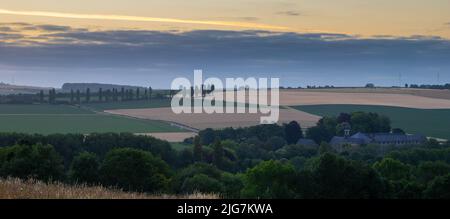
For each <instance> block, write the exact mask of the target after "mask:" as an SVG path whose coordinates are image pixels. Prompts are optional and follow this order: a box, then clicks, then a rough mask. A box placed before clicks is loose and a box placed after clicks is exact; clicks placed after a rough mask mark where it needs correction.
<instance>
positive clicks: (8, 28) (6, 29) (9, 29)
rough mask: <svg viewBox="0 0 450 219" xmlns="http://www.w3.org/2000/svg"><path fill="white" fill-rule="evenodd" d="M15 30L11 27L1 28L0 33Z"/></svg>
mask: <svg viewBox="0 0 450 219" xmlns="http://www.w3.org/2000/svg"><path fill="white" fill-rule="evenodd" d="M13 31H14V30H13V29H12V28H11V27H1V26H0V32H13Z"/></svg>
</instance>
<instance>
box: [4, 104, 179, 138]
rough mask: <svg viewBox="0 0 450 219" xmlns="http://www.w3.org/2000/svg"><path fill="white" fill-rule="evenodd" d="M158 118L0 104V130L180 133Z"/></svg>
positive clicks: (44, 106) (78, 109)
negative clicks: (150, 118) (153, 119)
mask: <svg viewBox="0 0 450 219" xmlns="http://www.w3.org/2000/svg"><path fill="white" fill-rule="evenodd" d="M180 131H182V130H181V129H179V128H177V127H174V126H171V125H170V124H168V123H165V122H161V121H151V120H142V119H135V118H128V117H122V116H115V115H107V114H96V113H94V112H92V111H89V110H85V109H81V108H76V107H72V106H66V105H9V104H2V105H0V132H25V133H39V134H51V133H83V134H84V133H91V132H133V133H151V132H180Z"/></svg>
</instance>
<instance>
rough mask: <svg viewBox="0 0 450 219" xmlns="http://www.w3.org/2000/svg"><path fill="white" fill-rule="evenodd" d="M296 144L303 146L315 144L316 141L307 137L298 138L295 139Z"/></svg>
mask: <svg viewBox="0 0 450 219" xmlns="http://www.w3.org/2000/svg"><path fill="white" fill-rule="evenodd" d="M297 144H298V145H304V146H317V143H316V142H315V141H314V140H312V139H307V138H300V139H298V141H297Z"/></svg>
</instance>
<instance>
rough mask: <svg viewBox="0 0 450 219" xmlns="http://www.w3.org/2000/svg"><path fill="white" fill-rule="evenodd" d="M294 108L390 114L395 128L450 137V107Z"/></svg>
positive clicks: (320, 112) (330, 113) (324, 113)
mask: <svg viewBox="0 0 450 219" xmlns="http://www.w3.org/2000/svg"><path fill="white" fill-rule="evenodd" d="M293 108H295V109H298V110H301V111H304V112H308V113H311V114H316V115H320V116H333V115H338V114H339V113H341V112H355V111H364V112H375V113H379V114H383V115H386V116H388V117H389V118H390V119H391V121H392V127H393V128H402V129H403V130H405V131H406V132H408V133H420V134H424V135H426V136H429V137H436V138H443V139H450V109H412V108H403V107H390V106H370V105H309V106H294V107H293Z"/></svg>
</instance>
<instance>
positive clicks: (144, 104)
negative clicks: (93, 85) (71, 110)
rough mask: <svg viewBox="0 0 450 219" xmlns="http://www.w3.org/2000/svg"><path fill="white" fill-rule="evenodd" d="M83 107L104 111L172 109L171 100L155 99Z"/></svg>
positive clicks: (92, 104) (90, 104)
mask: <svg viewBox="0 0 450 219" xmlns="http://www.w3.org/2000/svg"><path fill="white" fill-rule="evenodd" d="M83 106H85V107H88V108H91V109H94V110H98V111H103V110H114V109H142V108H158V107H170V100H169V99H153V100H134V101H125V102H104V103H89V104H83Z"/></svg>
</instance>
